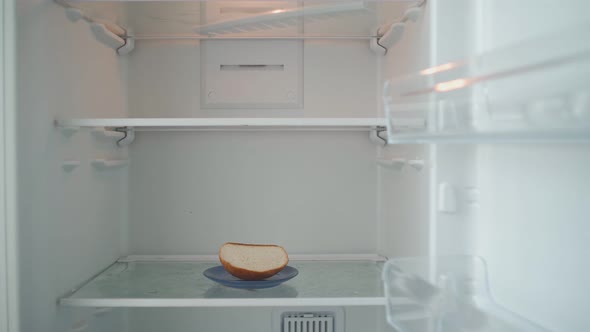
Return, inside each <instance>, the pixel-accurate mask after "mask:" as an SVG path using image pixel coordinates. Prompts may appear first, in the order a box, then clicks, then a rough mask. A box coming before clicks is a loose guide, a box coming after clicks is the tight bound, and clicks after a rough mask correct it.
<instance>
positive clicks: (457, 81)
mask: <svg viewBox="0 0 590 332" xmlns="http://www.w3.org/2000/svg"><path fill="white" fill-rule="evenodd" d="M589 30H590V25H587V26H578V27H575V28H573V29H571V30H566V31H559V32H556V33H554V34H551V35H547V36H543V37H540V38H537V39H533V40H529V41H523V42H522V43H519V44H517V45H512V46H508V47H505V48H502V49H497V50H494V51H490V52H488V53H484V54H480V55H477V56H474V57H472V58H468V59H463V60H458V61H454V62H450V63H446V64H442V65H439V66H435V67H432V68H428V69H425V70H422V71H420V72H419V73H416V74H413V75H409V76H406V77H401V78H396V79H392V80H390V81H389V82H387V83H386V84H385V89H384V105H385V112H386V115H387V118H388V129H389V130H388V131H389V132H388V133H389V141H390V143H393V144H399V143H446V142H460V143H486V142H490V143H495V142H561V141H575V142H590V81H589V80H588V77H590V43H588V42H587V31H589ZM407 117H423V118H425V119H427V123H428V125H427V126H426V127H424V128H418V129H414V130H403V131H400V130H398V129H396V123H398V122H399V121H402V120H403V119H404V118H407Z"/></svg>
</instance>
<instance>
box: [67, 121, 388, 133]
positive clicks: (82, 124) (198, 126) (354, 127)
mask: <svg viewBox="0 0 590 332" xmlns="http://www.w3.org/2000/svg"><path fill="white" fill-rule="evenodd" d="M56 125H57V126H58V127H59V128H95V127H106V128H126V129H133V130H135V131H179V130H180V131H182V130H184V131H199V130H201V131H222V130H243V129H246V130H277V131H282V130H303V131H312V130H319V131H373V130H375V129H377V128H384V127H385V126H386V119H385V118H111V119H106V118H104V119H102V118H93V119H91V118H88V119H57V120H56Z"/></svg>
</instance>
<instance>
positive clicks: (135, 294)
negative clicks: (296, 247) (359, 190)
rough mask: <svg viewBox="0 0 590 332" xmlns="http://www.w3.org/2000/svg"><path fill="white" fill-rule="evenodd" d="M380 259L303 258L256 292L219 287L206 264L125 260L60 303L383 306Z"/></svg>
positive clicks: (200, 261)
mask: <svg viewBox="0 0 590 332" xmlns="http://www.w3.org/2000/svg"><path fill="white" fill-rule="evenodd" d="M383 261H384V259H383V258H382V257H380V256H376V255H375V256H374V257H368V256H366V255H363V256H347V257H337V258H331V257H325V256H324V257H322V258H321V259H317V258H314V257H307V258H301V259H296V260H295V259H292V260H291V261H290V262H289V265H290V266H293V267H295V268H297V269H298V270H299V275H298V276H297V277H295V278H294V279H291V280H289V281H287V282H286V283H284V284H282V285H280V286H277V287H273V288H269V289H259V290H243V289H234V288H228V287H225V286H222V285H219V284H217V283H215V282H213V281H211V280H209V279H207V278H205V276H203V271H205V270H206V269H208V268H210V267H213V266H216V265H219V263H218V262H216V261H214V260H213V259H210V260H208V261H203V258H196V259H195V258H194V257H193V258H192V259H187V260H185V261H182V260H179V259H178V258H175V259H169V260H168V259H166V258H164V259H162V256H158V257H157V259H154V261H149V258H146V257H143V258H142V259H139V260H133V259H124V260H120V261H118V262H116V263H115V264H113V265H112V266H110V267H109V268H107V269H106V270H105V271H103V272H102V273H100V274H99V275H97V276H96V277H94V278H93V279H92V280H90V281H89V282H87V283H86V284H84V285H83V286H81V287H80V288H78V289H76V290H75V291H73V292H72V293H71V294H70V295H68V296H65V297H63V298H61V299H60V300H59V304H60V305H63V306H73V307H242V306H248V307H256V306H258V307H267V306H324V305H326V306H349V305H350V306H380V305H385V298H384V293H383V287H382V282H381V271H382V267H383Z"/></svg>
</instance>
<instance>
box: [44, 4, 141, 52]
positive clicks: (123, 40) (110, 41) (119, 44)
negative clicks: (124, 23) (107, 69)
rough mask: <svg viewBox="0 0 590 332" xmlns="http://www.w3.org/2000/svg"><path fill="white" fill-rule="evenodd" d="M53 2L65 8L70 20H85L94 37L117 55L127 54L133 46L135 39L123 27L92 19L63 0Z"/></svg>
mask: <svg viewBox="0 0 590 332" xmlns="http://www.w3.org/2000/svg"><path fill="white" fill-rule="evenodd" d="M55 2H56V3H57V4H58V5H60V6H62V7H64V8H65V11H66V17H67V18H68V20H70V22H78V21H85V22H86V23H88V24H89V25H90V30H91V31H92V33H93V34H94V38H96V40H98V41H99V42H101V43H102V44H104V45H106V46H108V47H110V48H112V49H114V50H115V51H116V52H117V54H118V55H126V54H129V52H131V51H132V50H133V48H134V47H135V39H134V38H133V37H130V36H129V33H128V31H127V30H126V29H125V28H123V27H121V26H119V25H117V24H113V23H110V22H106V21H103V20H96V19H93V18H91V17H90V16H88V15H86V14H84V12H83V11H82V10H80V9H78V8H74V7H72V6H70V5H69V4H68V3H66V2H65V1H64V0H55Z"/></svg>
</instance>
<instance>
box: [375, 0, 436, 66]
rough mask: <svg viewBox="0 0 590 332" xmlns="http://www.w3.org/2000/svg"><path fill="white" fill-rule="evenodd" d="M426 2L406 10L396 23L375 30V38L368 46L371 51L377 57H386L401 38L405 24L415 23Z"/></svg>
mask: <svg viewBox="0 0 590 332" xmlns="http://www.w3.org/2000/svg"><path fill="white" fill-rule="evenodd" d="M425 4H426V0H424V1H422V2H421V3H420V4H419V5H418V6H416V7H411V8H408V9H407V10H406V12H405V13H404V15H403V16H402V18H401V19H400V20H399V21H398V22H394V23H389V24H384V25H382V26H380V27H379V28H378V29H377V37H376V38H373V39H371V44H370V45H369V46H370V48H371V50H372V51H373V52H375V54H377V55H381V56H383V55H386V54H387V51H388V50H389V49H390V48H392V47H393V45H395V44H397V43H398V42H399V41H400V40H401V39H402V37H403V35H404V31H405V30H406V23H407V22H409V21H411V22H414V23H415V22H417V21H418V19H419V18H420V16H421V14H422V11H423V8H422V7H424V5H425Z"/></svg>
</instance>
